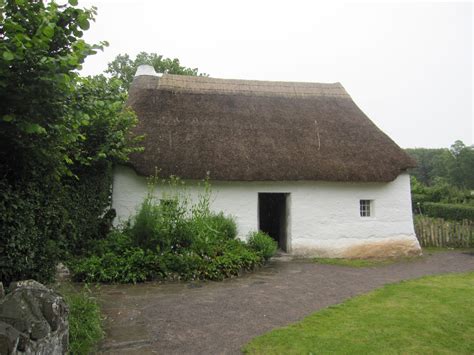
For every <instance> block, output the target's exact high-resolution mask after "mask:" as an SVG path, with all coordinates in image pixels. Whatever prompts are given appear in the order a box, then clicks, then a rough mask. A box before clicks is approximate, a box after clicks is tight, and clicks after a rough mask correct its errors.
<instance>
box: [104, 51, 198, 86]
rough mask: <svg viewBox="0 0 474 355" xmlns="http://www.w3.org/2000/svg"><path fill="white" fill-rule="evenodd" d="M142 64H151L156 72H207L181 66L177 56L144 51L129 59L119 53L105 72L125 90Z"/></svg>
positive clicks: (127, 56)
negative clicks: (115, 79)
mask: <svg viewBox="0 0 474 355" xmlns="http://www.w3.org/2000/svg"><path fill="white" fill-rule="evenodd" d="M142 64H149V65H151V66H153V67H154V68H155V71H156V72H158V73H169V74H180V75H192V76H197V75H199V76H207V74H204V73H199V72H198V68H187V67H184V66H181V64H180V62H179V59H177V58H174V59H171V58H164V57H163V56H162V55H159V54H156V53H146V52H141V53H139V54H138V55H137V56H136V57H135V59H131V58H130V56H129V55H128V54H119V55H118V56H117V57H115V59H114V60H113V61H112V62H110V63H109V65H108V68H107V70H106V71H105V72H106V73H108V74H110V75H112V77H115V78H118V79H120V80H121V81H122V83H123V84H122V89H123V90H124V91H126V92H127V91H128V88H129V87H130V84H131V83H132V80H133V76H134V75H135V72H136V71H137V68H138V66H139V65H142Z"/></svg>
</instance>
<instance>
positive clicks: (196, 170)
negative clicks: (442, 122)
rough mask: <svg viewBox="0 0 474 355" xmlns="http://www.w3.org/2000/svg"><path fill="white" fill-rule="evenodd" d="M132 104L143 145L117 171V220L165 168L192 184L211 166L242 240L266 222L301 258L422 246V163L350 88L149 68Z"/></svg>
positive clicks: (223, 206)
mask: <svg viewBox="0 0 474 355" xmlns="http://www.w3.org/2000/svg"><path fill="white" fill-rule="evenodd" d="M129 105H130V106H131V107H132V108H133V109H134V110H135V112H136V113H137V115H138V119H139V124H138V126H137V127H136V129H135V133H137V134H145V135H146V137H145V140H144V142H143V146H144V148H145V150H144V152H142V153H137V154H134V155H132V157H131V160H130V165H129V166H128V167H125V166H118V167H116V168H115V171H114V184H113V207H114V208H115V209H116V211H117V216H118V218H119V219H122V220H123V219H126V218H128V217H129V216H130V215H131V214H132V213H134V212H135V211H136V209H137V207H138V205H139V204H140V203H141V201H142V199H143V197H144V195H145V193H146V191H147V185H146V179H145V177H147V176H150V175H153V174H154V173H155V170H156V168H158V169H160V175H161V176H170V175H176V176H179V177H181V178H183V179H186V180H189V181H190V182H191V185H192V184H193V181H198V180H202V179H203V178H205V177H206V174H207V173H209V174H210V177H211V181H212V189H213V200H212V208H213V209H215V210H217V211H224V213H226V214H230V215H233V216H234V217H235V219H236V221H237V225H238V229H239V235H240V236H241V237H243V238H244V237H245V236H246V235H247V233H248V232H249V231H253V230H257V229H261V230H263V231H266V232H268V233H269V234H270V235H271V236H272V237H273V238H275V239H276V240H277V241H278V244H279V246H280V248H281V249H283V250H285V251H287V252H289V253H292V254H296V255H302V254H303V255H315V256H327V257H371V256H387V255H410V254H418V253H419V252H420V246H419V244H418V242H417V239H416V237H415V234H414V229H413V221H412V214H411V204H410V177H409V174H408V173H407V169H408V168H410V167H413V166H414V161H413V160H412V159H411V158H410V157H409V156H408V155H407V154H406V153H405V152H404V151H403V150H402V149H400V148H399V147H398V146H397V144H395V143H394V142H393V141H392V140H391V139H390V138H389V137H388V136H387V135H386V134H384V133H383V132H382V131H381V130H380V129H379V128H377V126H375V124H373V123H372V122H371V121H370V119H369V118H368V117H367V116H366V115H365V114H364V113H363V112H362V111H361V110H360V109H359V108H358V107H357V105H356V104H355V103H354V101H352V99H351V97H350V96H349V95H348V93H347V92H346V91H345V90H344V88H343V87H342V85H341V84H339V83H335V84H318V83H291V82H270V81H250V80H227V79H214V78H209V77H192V76H179V75H169V74H163V75H159V74H156V73H155V71H154V70H153V68H152V67H150V66H142V67H140V68H139V70H138V71H137V75H136V76H135V79H134V81H133V84H132V86H131V88H130V93H129ZM190 191H191V194H193V193H196V190H195V189H193V188H191V190H190ZM158 193H160V192H158Z"/></svg>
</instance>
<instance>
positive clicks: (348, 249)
mask: <svg viewBox="0 0 474 355" xmlns="http://www.w3.org/2000/svg"><path fill="white" fill-rule="evenodd" d="M187 186H188V192H189V195H190V196H191V198H192V199H196V198H197V195H198V194H199V191H200V189H199V188H197V187H196V183H193V182H188V184H187ZM158 190H159V191H156V194H157V196H158V197H159V196H161V194H162V193H163V191H165V190H166V188H162V189H158ZM146 192H147V184H146V179H145V178H144V177H140V176H137V175H136V174H135V172H134V171H133V170H132V169H130V168H126V167H123V166H118V167H116V168H115V171H114V187H113V197H112V199H113V208H115V209H116V211H117V218H118V219H117V221H116V222H119V221H123V220H125V219H127V218H128V217H129V216H130V215H132V214H133V213H135V211H136V209H137V207H138V206H139V205H140V203H141V201H142V200H143V198H144V196H145V194H146ZM212 192H213V193H212V203H211V207H212V209H214V210H215V211H223V212H224V213H226V214H230V215H233V216H234V218H235V219H236V222H237V225H238V232H239V236H240V237H241V238H245V236H246V235H247V233H248V232H250V231H253V230H257V229H258V193H259V192H282V193H290V198H289V202H290V206H289V208H290V221H289V223H288V226H289V227H288V229H289V230H288V238H289V241H290V247H291V252H292V253H293V254H298V255H314V256H328V257H337V256H343V257H359V256H392V255H409V254H417V253H419V251H420V248H419V244H418V242H417V240H416V237H415V234H414V229H413V221H412V214H411V203H410V178H409V175H408V174H407V173H403V174H401V175H399V176H398V178H397V179H395V180H394V181H392V182H390V183H342V182H321V181H315V182H307V181H301V182H217V181H215V182H212ZM361 199H367V200H373V201H374V205H373V207H374V209H373V212H374V213H373V217H360V214H359V200H361Z"/></svg>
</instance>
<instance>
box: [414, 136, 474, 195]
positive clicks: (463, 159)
mask: <svg viewBox="0 0 474 355" xmlns="http://www.w3.org/2000/svg"><path fill="white" fill-rule="evenodd" d="M406 151H407V153H408V154H410V155H411V156H412V157H413V158H415V160H416V161H417V162H418V166H417V167H416V168H415V169H412V171H411V174H412V175H414V176H415V177H416V179H417V180H418V181H419V182H421V183H423V184H424V185H427V186H432V185H435V184H439V181H440V179H442V180H443V181H445V182H446V183H449V184H451V185H453V186H456V187H458V188H462V189H474V147H473V146H466V145H465V144H464V143H463V142H462V141H460V140H457V141H456V142H454V143H453V144H452V145H451V148H450V149H447V148H444V149H427V148H414V149H407V150H406Z"/></svg>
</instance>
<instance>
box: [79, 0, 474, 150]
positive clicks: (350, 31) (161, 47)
mask: <svg viewBox="0 0 474 355" xmlns="http://www.w3.org/2000/svg"><path fill="white" fill-rule="evenodd" d="M79 4H80V5H82V6H85V7H89V6H91V5H95V6H97V7H98V16H97V20H96V23H95V24H93V25H92V26H91V29H90V30H89V31H88V32H87V35H86V39H87V40H88V41H89V42H90V43H97V42H98V41H101V40H107V41H108V42H109V43H110V46H109V47H108V48H107V49H106V50H105V52H103V53H99V54H97V55H95V56H93V57H90V58H89V59H87V61H86V63H85V65H84V69H83V73H84V74H99V73H101V72H102V71H103V70H105V69H106V67H107V63H108V62H109V61H111V60H113V58H114V57H115V56H116V55H117V54H119V53H128V54H130V55H132V56H134V55H136V54H137V53H138V52H141V51H146V52H156V53H159V54H162V55H164V56H165V57H172V58H178V59H180V61H181V63H182V65H185V66H189V67H193V68H194V67H197V68H199V70H200V71H201V72H205V73H208V74H210V76H212V77H217V78H231V79H255V80H278V81H308V82H341V83H342V85H343V86H344V87H345V88H346V90H347V91H348V92H349V94H350V95H351V96H352V98H353V99H354V101H355V102H356V103H357V104H358V106H359V107H360V108H361V109H362V110H363V111H364V112H365V113H366V114H367V115H368V116H369V118H370V119H371V120H372V121H373V122H374V123H375V124H376V125H377V126H378V127H379V128H381V129H382V130H383V131H384V132H385V133H387V134H388V135H389V136H391V137H392V139H393V140H394V141H395V142H397V143H398V144H399V145H400V146H401V147H404V148H407V147H449V146H450V145H451V144H452V143H453V142H454V141H455V140H457V139H461V140H462V141H464V143H466V144H468V145H470V144H473V136H474V124H473V104H472V103H473V97H474V95H473V81H474V79H473V78H474V76H473V69H472V66H473V63H472V62H473V59H474V58H473V50H474V43H473V41H474V37H473V14H474V9H473V5H472V4H471V3H426V2H423V3H408V2H403V3H390V4H387V3H354V2H350V3H341V2H334V1H332V2H324V3H316V2H314V1H295V0H288V1H274V0H273V1H256V0H252V1H243V0H239V1H233V2H228V1H207V0H206V1H205V0H199V1H170V0H167V1H137V0H135V1H132V0H128V1H112V0H109V1H106V0H92V1H89V0H87V1H86V0H83V1H79Z"/></svg>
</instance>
